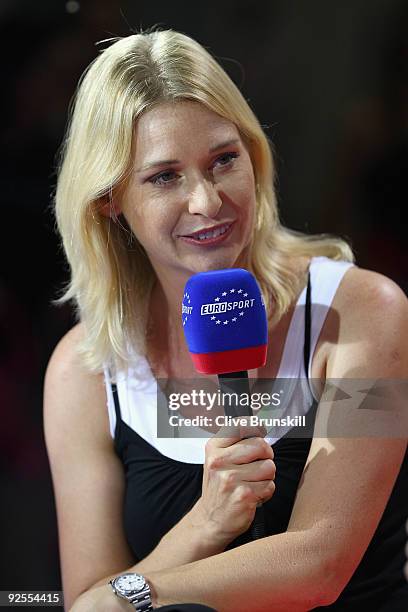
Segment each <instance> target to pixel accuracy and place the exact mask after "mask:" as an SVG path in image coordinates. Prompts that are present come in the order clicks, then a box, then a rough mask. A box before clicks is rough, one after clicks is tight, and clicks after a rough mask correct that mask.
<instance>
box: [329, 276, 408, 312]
mask: <svg viewBox="0 0 408 612" xmlns="http://www.w3.org/2000/svg"><path fill="white" fill-rule="evenodd" d="M384 306H392V307H398V306H399V307H401V308H404V307H405V308H406V307H407V306H408V300H407V296H406V295H405V293H404V292H403V290H402V289H401V287H399V286H398V285H397V283H395V282H394V281H393V280H391V279H390V278H388V277H387V276H384V275H383V274H380V273H378V272H374V271H372V270H366V269H365V268H359V267H357V266H353V267H351V268H349V270H347V272H346V273H345V275H344V277H343V279H342V281H341V283H340V286H339V289H338V290H337V292H336V296H335V298H334V301H333V307H337V308H339V309H341V310H342V311H344V312H346V311H347V310H349V309H350V308H351V307H357V308H358V309H360V308H365V309H369V310H370V311H371V310H376V309H377V308H378V307H380V308H381V307H384Z"/></svg>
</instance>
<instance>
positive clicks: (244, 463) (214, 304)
mask: <svg viewBox="0 0 408 612" xmlns="http://www.w3.org/2000/svg"><path fill="white" fill-rule="evenodd" d="M182 322H183V328H184V333H185V337H186V340H187V344H188V348H189V351H190V354H191V357H192V360H193V363H194V365H195V368H196V370H197V371H198V372H201V373H204V374H218V380H219V383H220V387H221V391H222V392H223V393H224V397H225V398H230V401H229V402H228V403H224V410H225V414H226V416H231V417H243V416H251V415H252V409H251V407H250V406H249V405H248V403H246V404H245V403H244V404H242V403H241V402H240V398H241V397H242V394H243V393H244V394H246V395H247V396H248V397H250V388H249V381H248V372H247V370H249V369H254V368H258V367H260V366H263V365H265V362H266V350H267V339H268V325H267V317H266V311H265V305H264V302H263V299H262V294H261V292H260V289H259V286H258V284H257V282H256V280H255V278H254V277H253V276H252V274H250V273H249V272H248V271H247V270H243V269H239V268H235V269H227V270H216V271H213V272H203V273H199V274H195V275H194V276H192V277H191V278H190V279H189V280H188V282H187V284H186V287H185V291H184V296H183V304H182ZM231 398H235V401H233V402H231ZM226 431H227V432H228V431H229V432H231V429H230V428H228V429H227V428H226ZM265 433H266V432H263V433H260V432H259V430H258V431H257V432H256V433H255V431H254V428H248V427H246V428H245V429H244V431H241V432H240V433H239V434H236V433H235V432H234V434H231V433H227V434H226V436H227V437H225V438H220V435H223V433H222V431H219V432H218V434H217V437H216V438H213V439H210V440H209V441H208V442H207V445H206V461H205V466H204V476H203V498H202V500H200V501H201V505H202V507H203V509H204V513H205V515H206V517H207V518H209V520H210V521H212V523H213V525H214V526H215V528H216V529H217V528H218V531H219V533H223V534H224V536H225V537H226V539H227V540H228V538H230V541H231V540H232V539H234V537H236V536H237V535H239V534H240V533H242V532H243V531H246V530H247V529H248V527H249V526H250V524H251V522H252V520H253V519H254V520H253V525H252V528H251V531H252V537H253V539H257V538H260V537H263V536H264V535H265V533H264V517H263V508H262V505H261V504H262V501H266V500H267V499H269V498H270V497H271V496H272V495H273V492H274V489H275V487H274V483H273V479H274V476H275V465H274V463H273V450H272V448H271V447H270V445H269V444H268V443H267V442H265V441H264V439H263V436H264V435H265ZM257 435H258V436H261V437H252V438H251V437H250V436H257Z"/></svg>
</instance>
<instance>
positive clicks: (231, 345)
mask: <svg viewBox="0 0 408 612" xmlns="http://www.w3.org/2000/svg"><path fill="white" fill-rule="evenodd" d="M181 310H182V313H181V314H182V322H183V329H184V334H185V337H186V341H187V345H188V348H189V351H190V353H191V357H192V360H193V362H194V365H195V368H196V370H197V371H198V372H201V373H203V374H223V373H228V372H240V371H242V370H251V369H253V368H258V367H261V366H263V365H265V362H266V350H267V342H268V322H267V316H266V309H265V304H264V301H263V298H262V294H261V291H260V288H259V286H258V283H257V281H256V279H255V277H254V276H253V275H252V274H251V273H250V272H248V270H243V269H241V268H232V269H227V270H214V271H212V272H200V273H198V274H194V276H191V278H189V280H188V281H187V283H186V286H185V288H184V296H183V303H182V308H181Z"/></svg>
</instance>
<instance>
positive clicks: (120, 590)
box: [109, 572, 153, 612]
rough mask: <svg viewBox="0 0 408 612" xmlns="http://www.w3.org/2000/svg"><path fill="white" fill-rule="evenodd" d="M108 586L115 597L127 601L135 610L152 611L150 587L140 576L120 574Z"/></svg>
mask: <svg viewBox="0 0 408 612" xmlns="http://www.w3.org/2000/svg"><path fill="white" fill-rule="evenodd" d="M109 584H110V585H111V587H112V589H113V592H114V593H115V595H117V596H118V597H123V598H124V599H127V600H128V601H129V602H130V603H131V604H132V605H133V606H134V608H135V610H141V611H142V612H145V610H153V605H152V599H151V591H150V587H149V584H148V583H147V582H146V579H145V577H144V576H142V575H141V574H136V573H135V572H129V573H127V574H121V575H120V576H116V578H112V580H109Z"/></svg>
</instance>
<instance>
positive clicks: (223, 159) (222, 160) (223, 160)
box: [214, 151, 239, 167]
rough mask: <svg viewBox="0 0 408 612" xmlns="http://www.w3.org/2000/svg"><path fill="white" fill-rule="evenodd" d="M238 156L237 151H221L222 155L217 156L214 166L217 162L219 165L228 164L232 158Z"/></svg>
mask: <svg viewBox="0 0 408 612" xmlns="http://www.w3.org/2000/svg"><path fill="white" fill-rule="evenodd" d="M238 157H239V153H235V152H232V151H231V152H230V153H223V154H222V155H220V156H219V157H217V159H216V160H215V162H214V166H216V165H217V164H219V165H220V166H221V167H222V166H228V165H229V164H230V163H231V162H232V161H233V160H234V159H237V158H238Z"/></svg>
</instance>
